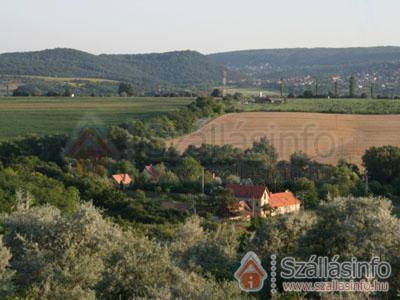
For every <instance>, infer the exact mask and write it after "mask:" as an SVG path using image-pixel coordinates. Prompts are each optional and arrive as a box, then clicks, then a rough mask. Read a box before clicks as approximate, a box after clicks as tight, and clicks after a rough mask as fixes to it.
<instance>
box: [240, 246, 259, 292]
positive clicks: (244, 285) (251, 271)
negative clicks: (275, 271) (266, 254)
mask: <svg viewBox="0 0 400 300" xmlns="http://www.w3.org/2000/svg"><path fill="white" fill-rule="evenodd" d="M235 278H236V280H237V281H238V282H239V286H240V288H241V289H242V290H243V291H245V292H258V291H260V290H261V289H262V288H263V286H264V280H265V279H267V272H265V270H264V268H263V266H262V265H261V260H260V259H259V258H258V256H257V255H256V254H255V253H254V252H252V251H250V252H247V254H246V255H245V256H244V257H243V259H242V261H241V266H240V267H239V269H237V271H236V272H235Z"/></svg>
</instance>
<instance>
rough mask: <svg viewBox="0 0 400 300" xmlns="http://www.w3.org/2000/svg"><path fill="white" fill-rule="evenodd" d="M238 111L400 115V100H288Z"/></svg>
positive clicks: (252, 105) (243, 105)
mask: <svg viewBox="0 0 400 300" xmlns="http://www.w3.org/2000/svg"><path fill="white" fill-rule="evenodd" d="M236 108H237V109H238V110H240V111H271V112H272V111H275V112H320V113H338V114H400V100H398V99H396V100H386V99H385V100H379V99H288V100H287V101H286V103H282V104H237V105H236Z"/></svg>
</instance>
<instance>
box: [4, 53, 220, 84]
mask: <svg viewBox="0 0 400 300" xmlns="http://www.w3.org/2000/svg"><path fill="white" fill-rule="evenodd" d="M224 70H225V68H224V67H222V66H221V65H219V64H217V63H214V62H213V61H212V60H210V59H209V58H207V57H206V56H204V55H202V54H200V53H198V52H194V51H176V52H168V53H162V54H141V55H93V54H89V53H86V52H82V51H77V50H73V49H53V50H44V51H38V52H23V53H5V54H0V75H14V76H15V75H31V76H32V75H34V76H48V77H73V78H85V77H86V78H102V79H111V80H116V81H126V82H130V83H132V84H134V86H135V87H136V88H137V89H139V90H156V89H158V88H162V87H164V88H171V87H175V88H177V87H179V88H190V87H208V86H213V85H215V84H217V83H220V82H221V80H222V74H223V71H224Z"/></svg>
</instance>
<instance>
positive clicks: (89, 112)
mask: <svg viewBox="0 0 400 300" xmlns="http://www.w3.org/2000/svg"><path fill="white" fill-rule="evenodd" d="M191 101H193V99H191V98H151V97H137V98H119V97H110V98H93V97H87V98H86V97H82V98H49V97H45V98H44V97H43V98H41V97H40V98H39V97H31V98H0V140H4V139H8V138H15V137H19V136H24V135H27V134H39V135H42V134H56V133H71V132H72V131H73V130H75V129H77V128H81V127H84V126H87V125H90V124H95V125H98V126H102V125H105V126H106V125H112V124H120V123H123V122H126V121H128V120H135V119H136V120H137V119H147V118H150V117H154V116H156V115H159V114H162V113H165V112H169V111H174V110H177V109H179V108H181V107H183V106H185V105H187V104H189V103H190V102H191Z"/></svg>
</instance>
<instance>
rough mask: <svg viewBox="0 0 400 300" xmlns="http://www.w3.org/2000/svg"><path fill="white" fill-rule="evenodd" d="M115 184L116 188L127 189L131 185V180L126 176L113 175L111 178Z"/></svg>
mask: <svg viewBox="0 0 400 300" xmlns="http://www.w3.org/2000/svg"><path fill="white" fill-rule="evenodd" d="M112 178H113V180H114V182H115V184H116V185H117V186H118V187H122V188H125V187H128V186H130V185H131V184H132V183H133V180H132V178H131V177H130V176H129V175H128V174H115V175H113V176H112Z"/></svg>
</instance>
